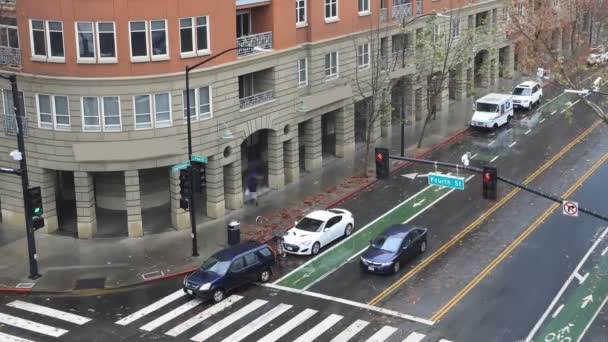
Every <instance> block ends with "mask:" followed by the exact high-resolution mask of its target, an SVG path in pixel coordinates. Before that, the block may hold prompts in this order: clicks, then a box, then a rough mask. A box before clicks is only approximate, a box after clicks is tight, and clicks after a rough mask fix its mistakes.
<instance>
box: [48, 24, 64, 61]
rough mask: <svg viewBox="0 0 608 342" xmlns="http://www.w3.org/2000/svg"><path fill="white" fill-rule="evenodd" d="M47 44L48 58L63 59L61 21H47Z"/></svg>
mask: <svg viewBox="0 0 608 342" xmlns="http://www.w3.org/2000/svg"><path fill="white" fill-rule="evenodd" d="M46 24H47V29H48V45H49V50H50V56H49V58H61V59H64V60H65V52H64V50H63V22H61V21H50V20H49V21H47V22H46Z"/></svg>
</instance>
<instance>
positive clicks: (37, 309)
mask: <svg viewBox="0 0 608 342" xmlns="http://www.w3.org/2000/svg"><path fill="white" fill-rule="evenodd" d="M6 306H10V307H12V308H16V309H20V310H25V311H29V312H33V313H37V314H39V315H44V316H49V317H53V318H56V319H60V320H62V321H66V322H70V323H74V324H78V325H83V324H85V323H86V322H88V321H90V320H91V319H90V318H87V317H83V316H79V315H75V314H73V313H69V312H65V311H61V310H56V309H52V308H49V307H46V306H42V305H38V304H33V303H27V302H22V301H20V300H16V301H14V302H10V303H8V304H6Z"/></svg>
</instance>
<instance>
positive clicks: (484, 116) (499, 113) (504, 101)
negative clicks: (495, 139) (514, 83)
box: [471, 94, 513, 129]
mask: <svg viewBox="0 0 608 342" xmlns="http://www.w3.org/2000/svg"><path fill="white" fill-rule="evenodd" d="M512 117H513V96H512V95H508V94H488V95H486V96H484V97H482V98H480V99H478V100H477V101H475V113H474V114H473V117H472V118H471V126H473V127H485V128H493V129H496V128H498V127H499V126H502V125H504V124H507V123H508V122H509V121H511V118H512Z"/></svg>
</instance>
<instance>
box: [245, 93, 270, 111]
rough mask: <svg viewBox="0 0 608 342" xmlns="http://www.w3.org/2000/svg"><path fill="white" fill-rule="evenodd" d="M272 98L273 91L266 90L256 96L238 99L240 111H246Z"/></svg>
mask: <svg viewBox="0 0 608 342" xmlns="http://www.w3.org/2000/svg"><path fill="white" fill-rule="evenodd" d="M272 96H273V91H272V90H266V91H263V92H260V93H257V94H253V95H251V96H247V97H243V98H240V99H239V104H240V106H241V109H247V108H251V107H255V106H258V105H261V104H264V103H266V102H270V101H272V100H273V97H272Z"/></svg>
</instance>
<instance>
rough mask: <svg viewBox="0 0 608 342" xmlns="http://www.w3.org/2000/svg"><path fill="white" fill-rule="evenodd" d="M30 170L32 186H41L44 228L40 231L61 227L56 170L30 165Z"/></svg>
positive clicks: (47, 231)
mask: <svg viewBox="0 0 608 342" xmlns="http://www.w3.org/2000/svg"><path fill="white" fill-rule="evenodd" d="M28 171H29V177H30V186H40V190H41V193H42V209H43V214H42V217H43V218H44V228H42V229H41V230H40V231H41V232H45V233H52V232H54V231H56V230H57V229H59V223H58V221H57V204H56V201H55V171H54V170H49V169H40V168H37V167H30V168H29V169H28ZM22 205H23V204H22Z"/></svg>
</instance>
